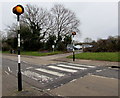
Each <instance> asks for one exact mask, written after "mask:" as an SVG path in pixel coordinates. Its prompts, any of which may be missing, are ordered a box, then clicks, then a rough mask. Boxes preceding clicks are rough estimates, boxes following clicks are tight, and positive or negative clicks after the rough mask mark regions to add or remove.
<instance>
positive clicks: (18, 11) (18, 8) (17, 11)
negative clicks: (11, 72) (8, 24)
mask: <svg viewBox="0 0 120 98" xmlns="http://www.w3.org/2000/svg"><path fill="white" fill-rule="evenodd" d="M23 12H24V8H23V7H22V5H17V6H15V7H14V8H13V13H14V14H16V15H17V23H18V27H17V31H18V34H17V38H18V91H22V74H21V66H20V15H21V14H22V13H23Z"/></svg>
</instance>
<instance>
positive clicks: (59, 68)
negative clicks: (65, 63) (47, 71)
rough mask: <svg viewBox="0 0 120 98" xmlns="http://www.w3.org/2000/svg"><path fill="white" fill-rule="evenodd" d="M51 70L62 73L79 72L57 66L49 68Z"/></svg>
mask: <svg viewBox="0 0 120 98" xmlns="http://www.w3.org/2000/svg"><path fill="white" fill-rule="evenodd" d="M48 67H49V68H53V69H57V70H62V71H66V72H72V73H73V72H77V70H72V69H66V68H62V67H57V66H48Z"/></svg>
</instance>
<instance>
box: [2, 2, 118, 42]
mask: <svg viewBox="0 0 120 98" xmlns="http://www.w3.org/2000/svg"><path fill="white" fill-rule="evenodd" d="M19 1H21V0H19ZM17 4H21V5H23V6H24V7H25V5H26V4H34V5H37V6H38V7H43V8H47V9H50V8H51V7H53V5H54V4H63V5H64V6H65V7H66V8H68V9H69V10H71V11H73V12H75V14H76V16H77V18H78V19H79V20H80V26H79V29H80V31H81V35H76V38H75V39H76V40H78V41H84V39H85V38H86V37H90V38H92V39H93V40H97V39H98V38H107V37H108V36H116V35H118V3H117V2H61V3H60V2H2V3H0V13H2V14H0V19H1V20H2V21H0V24H1V25H0V30H2V31H5V29H6V28H7V25H12V23H15V22H16V20H15V17H16V16H15V15H14V14H13V13H12V8H13V7H14V6H16V5H17Z"/></svg>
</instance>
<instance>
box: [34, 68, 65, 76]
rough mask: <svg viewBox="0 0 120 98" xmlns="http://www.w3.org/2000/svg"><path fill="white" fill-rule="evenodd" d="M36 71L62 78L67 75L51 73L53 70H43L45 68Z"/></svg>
mask: <svg viewBox="0 0 120 98" xmlns="http://www.w3.org/2000/svg"><path fill="white" fill-rule="evenodd" d="M35 70H38V71H41V72H45V73H48V74H51V75H55V76H59V77H62V76H64V75H65V74H62V73H59V72H55V71H51V70H47V69H43V68H38V69H35Z"/></svg>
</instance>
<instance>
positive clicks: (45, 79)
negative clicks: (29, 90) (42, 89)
mask: <svg viewBox="0 0 120 98" xmlns="http://www.w3.org/2000/svg"><path fill="white" fill-rule="evenodd" d="M91 68H95V66H92V65H89V66H88V65H83V64H73V63H57V64H49V65H46V66H45V65H44V66H39V67H28V68H26V70H24V71H23V72H22V74H23V75H24V76H26V77H28V78H30V79H33V80H35V81H39V82H41V83H42V84H46V83H50V82H53V81H55V80H58V79H62V78H63V79H64V78H65V77H67V76H69V77H70V76H72V75H73V74H75V73H77V72H80V71H85V70H88V69H91Z"/></svg>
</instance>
